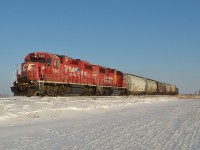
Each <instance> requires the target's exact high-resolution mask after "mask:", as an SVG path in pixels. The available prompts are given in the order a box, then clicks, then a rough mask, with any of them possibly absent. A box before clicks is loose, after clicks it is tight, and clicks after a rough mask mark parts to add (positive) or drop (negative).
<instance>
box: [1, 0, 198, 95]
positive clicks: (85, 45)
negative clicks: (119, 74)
mask: <svg viewBox="0 0 200 150" xmlns="http://www.w3.org/2000/svg"><path fill="white" fill-rule="evenodd" d="M0 51H1V54H0V55H1V59H0V93H1V94H11V92H10V86H11V85H12V78H13V72H14V71H15V64H19V66H20V63H21V62H22V61H23V59H24V57H25V55H27V54H28V53H30V52H35V51H45V52H50V53H57V54H65V55H67V56H70V57H73V58H80V59H83V60H87V61H89V62H91V63H94V64H100V65H102V66H106V67H111V68H116V69H119V70H121V71H124V72H128V73H133V74H136V75H140V76H144V77H148V78H152V79H155V80H159V81H162V82H167V83H171V84H175V85H177V87H178V88H179V89H180V92H181V93H194V92H195V90H197V89H200V67H199V65H200V60H199V58H200V1H199V0H70V1H69V0H32V1H27V0H18V1H16V0H1V1H0Z"/></svg>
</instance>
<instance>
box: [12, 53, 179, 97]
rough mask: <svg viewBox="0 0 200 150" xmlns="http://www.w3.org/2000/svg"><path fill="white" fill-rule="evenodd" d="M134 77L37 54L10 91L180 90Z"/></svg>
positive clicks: (106, 92)
mask: <svg viewBox="0 0 200 150" xmlns="http://www.w3.org/2000/svg"><path fill="white" fill-rule="evenodd" d="M17 72H18V71H17ZM134 77H136V76H135V75H130V74H125V73H122V72H121V71H118V70H116V69H110V68H105V67H102V66H99V65H93V64H91V63H89V62H87V61H83V60H80V59H73V58H69V57H67V56H64V55H56V54H50V53H46V52H35V53H30V54H28V55H27V56H26V57H25V59H24V63H22V64H21V74H18V73H17V80H16V81H15V82H14V83H13V87H11V90H12V92H14V95H15V96H24V95H26V96H33V95H41V96H45V95H48V96H57V95H60V96H64V95H66V94H80V95H126V94H134V93H137V94H147V93H148V94H177V93H178V89H177V88H176V87H175V86H173V85H169V84H165V83H161V82H158V81H154V80H151V82H147V81H149V80H150V79H146V78H142V77H140V78H138V77H137V78H134ZM143 81H144V82H143ZM143 83H144V84H145V85H143ZM148 83H149V84H148ZM159 85H162V88H163V87H164V89H163V90H162V93H161V92H160V93H159V91H160V89H159ZM142 86H144V88H142ZM160 87H161V86H160ZM141 89H142V90H141ZM149 89H150V90H149ZM167 89H169V90H168V91H167Z"/></svg>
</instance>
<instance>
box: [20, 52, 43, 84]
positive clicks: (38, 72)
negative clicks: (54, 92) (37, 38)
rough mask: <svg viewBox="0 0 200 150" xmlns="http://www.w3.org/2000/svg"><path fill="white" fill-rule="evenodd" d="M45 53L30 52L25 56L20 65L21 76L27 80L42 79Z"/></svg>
mask: <svg viewBox="0 0 200 150" xmlns="http://www.w3.org/2000/svg"><path fill="white" fill-rule="evenodd" d="M45 63H46V55H45V53H31V54H29V55H28V56H26V57H25V60H24V63H22V65H21V68H22V70H21V77H22V78H27V81H38V80H43V79H44V71H45Z"/></svg>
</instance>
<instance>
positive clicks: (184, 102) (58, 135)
mask: <svg viewBox="0 0 200 150" xmlns="http://www.w3.org/2000/svg"><path fill="white" fill-rule="evenodd" d="M190 98H191V97H183V96H178V97H177V96H176V97H175V96H150V97H149V96H128V97H42V98H41V97H31V98H27V97H5V98H0V133H1V134H0V149H1V150H5V149H8V150H10V149H12V150H13V149H14V150H25V149H26V150H27V149H31V150H40V149H45V150H46V149H48V150H58V149H59V150H60V149H61V150H70V149H72V150H80V149H81V150H83V149H87V150H88V149H90V150H91V149H94V150H96V149H102V150H105V149H109V150H110V149H117V150H127V149H130V150H132V149H134V150H137V149H144V150H156V149H157V150H162V149H163V150H168V149H192V150H198V149H199V148H200V128H199V127H200V98H197V97H196V99H193V98H192V99H190Z"/></svg>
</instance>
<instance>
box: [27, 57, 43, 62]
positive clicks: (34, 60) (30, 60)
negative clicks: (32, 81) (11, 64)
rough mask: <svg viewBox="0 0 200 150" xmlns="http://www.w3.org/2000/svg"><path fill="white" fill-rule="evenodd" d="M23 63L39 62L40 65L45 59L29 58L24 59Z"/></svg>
mask: <svg viewBox="0 0 200 150" xmlns="http://www.w3.org/2000/svg"><path fill="white" fill-rule="evenodd" d="M25 62H26V63H27V62H40V63H45V59H44V58H30V59H26V60H25Z"/></svg>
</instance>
